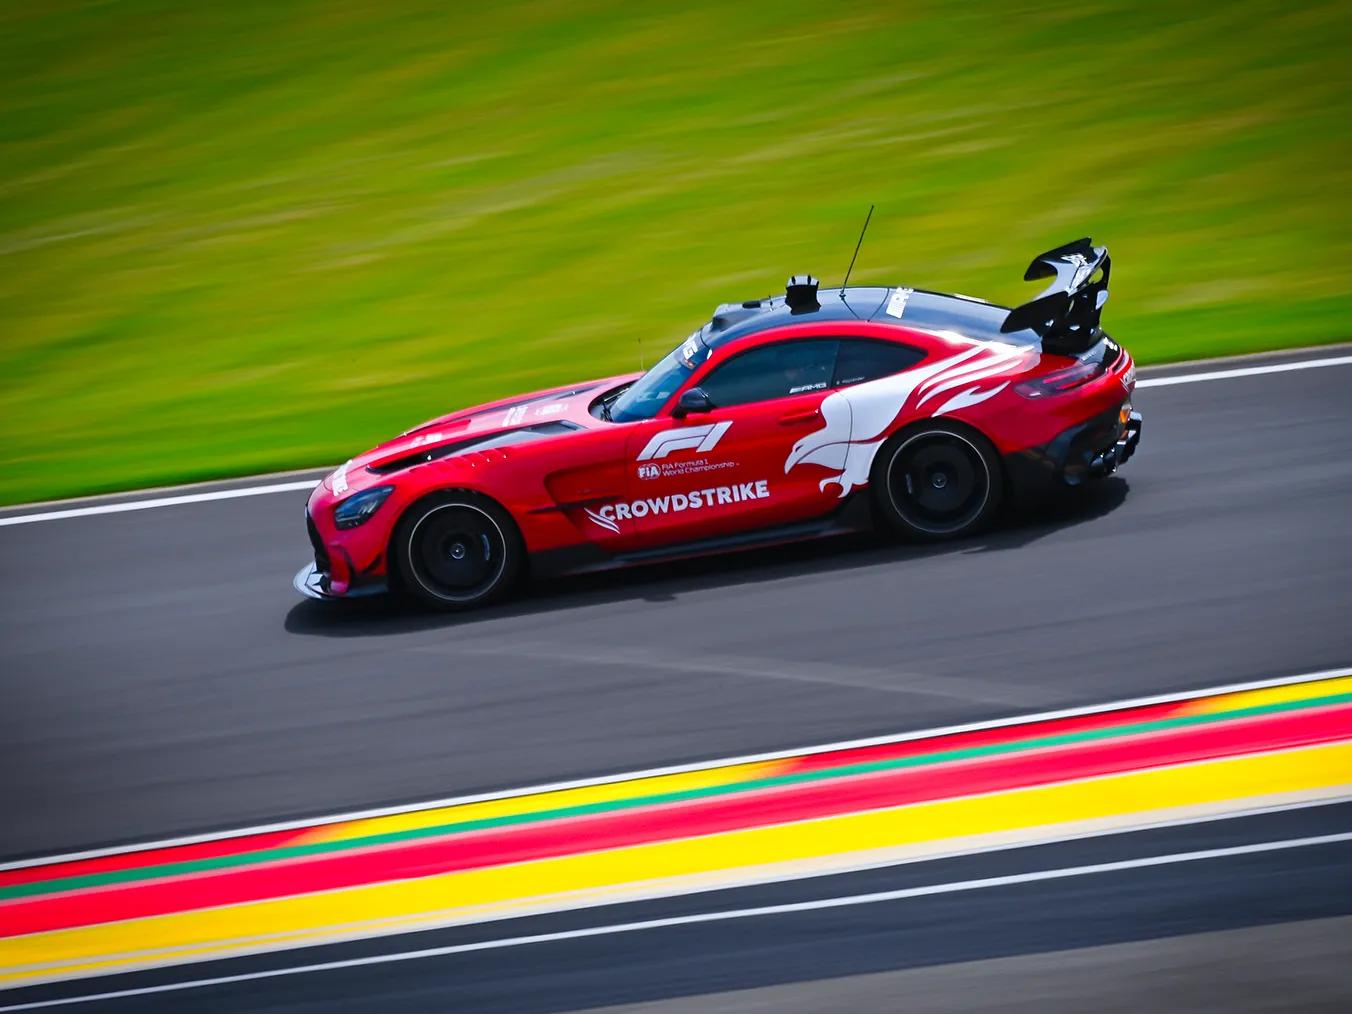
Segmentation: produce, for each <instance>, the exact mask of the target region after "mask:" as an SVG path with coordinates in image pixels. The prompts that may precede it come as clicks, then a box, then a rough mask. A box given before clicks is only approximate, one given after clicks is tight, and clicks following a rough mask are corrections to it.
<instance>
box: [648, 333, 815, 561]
mask: <svg viewBox="0 0 1352 1014" xmlns="http://www.w3.org/2000/svg"><path fill="white" fill-rule="evenodd" d="M836 348H837V341H836V339H834V338H799V339H786V340H783V341H772V342H769V343H766V344H760V345H756V346H754V347H752V348H749V349H746V350H745V351H741V352H733V353H732V354H731V355H729V356H727V357H726V358H718V357H715V359H713V360H711V362H710V363H709V364H708V365H707V366H706V368H705V369H704V370H702V371H701V372H700V373H698V374H696V375H695V376H694V377H693V378H691V383H690V384H688V385H687V389H688V388H689V387H690V386H698V387H700V388H701V389H703V390H704V391H705V393H706V394H707V395H708V397H709V400H710V402H711V403H712V406H713V407H712V409H711V410H710V411H707V412H701V413H698V414H691V415H687V416H685V417H684V418H681V419H677V418H674V417H673V416H672V415H671V414H670V408H669V409H668V411H667V412H666V413H664V414H663V415H661V416H659V417H658V418H657V419H654V420H651V421H650V422H649V423H648V424H645V425H643V426H641V427H639V428H637V429H636V431H635V433H634V434H633V435H632V437H631V438H630V439H631V442H630V452H631V455H632V461H633V463H634V467H633V473H632V478H631V480H630V489H631V493H630V502H629V503H628V504H627V505H626V506H627V513H628V515H629V518H628V519H626V520H632V523H633V524H634V526H635V527H636V529H637V530H638V531H639V533H640V535H641V537H642V542H643V543H644V545H667V544H673V543H682V542H693V541H699V540H703V539H710V538H717V537H719V536H727V535H735V534H739V533H742V532H746V531H749V530H753V529H759V528H767V527H772V526H775V525H781V524H788V523H791V522H794V521H802V520H805V519H808V518H813V517H817V516H820V515H822V514H825V513H827V512H828V511H830V510H831V509H832V508H833V507H834V506H835V503H834V497H833V494H831V493H830V492H828V491H823V490H822V489H821V487H820V485H819V481H820V478H821V474H822V470H821V469H818V468H811V467H809V468H803V469H794V470H789V469H788V468H787V467H786V463H787V461H788V459H789V455H790V453H791V452H792V450H793V448H794V446H795V444H796V443H797V442H798V441H799V440H800V439H801V438H802V437H803V435H804V434H806V433H809V432H812V431H813V430H815V429H819V428H821V427H822V426H823V425H824V421H823V418H822V415H821V403H822V399H823V398H825V397H826V396H827V395H828V394H829V393H830V388H831V384H832V380H833V376H834V369H835V358H836Z"/></svg>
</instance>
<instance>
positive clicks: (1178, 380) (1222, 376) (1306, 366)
mask: <svg viewBox="0 0 1352 1014" xmlns="http://www.w3.org/2000/svg"><path fill="white" fill-rule="evenodd" d="M1349 363H1352V356H1335V357H1333V358H1332V359H1305V360H1302V361H1301V362H1298V363H1270V364H1268V365H1267V366H1245V367H1242V368H1240V369H1235V370H1210V371H1208V372H1206V373H1185V374H1183V375H1182V376H1178V377H1143V378H1141V379H1140V380H1138V381H1136V386H1137V387H1169V386H1170V385H1172V384H1200V383H1201V382H1202V381H1204V380H1229V379H1230V378H1232V377H1257V376H1259V375H1261V374H1264V373H1290V372H1291V371H1292V370H1317V369H1319V368H1320V367H1323V366H1346V365H1348V364H1349Z"/></svg>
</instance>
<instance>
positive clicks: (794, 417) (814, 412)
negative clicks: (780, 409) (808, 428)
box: [779, 408, 822, 426]
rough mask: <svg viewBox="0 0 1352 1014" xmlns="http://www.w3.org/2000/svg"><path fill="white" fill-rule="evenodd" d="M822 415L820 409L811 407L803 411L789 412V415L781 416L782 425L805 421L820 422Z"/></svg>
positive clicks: (792, 424) (797, 424)
mask: <svg viewBox="0 0 1352 1014" xmlns="http://www.w3.org/2000/svg"><path fill="white" fill-rule="evenodd" d="M821 417H822V414H821V411H820V410H819V409H815V408H810V409H806V410H804V411H802V412H789V413H788V414H787V415H782V416H780V417H779V425H781V426H799V425H802V424H803V423H813V422H818V421H819V420H820V419H821Z"/></svg>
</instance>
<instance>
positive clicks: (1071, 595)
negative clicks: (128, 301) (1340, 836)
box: [0, 349, 1352, 856]
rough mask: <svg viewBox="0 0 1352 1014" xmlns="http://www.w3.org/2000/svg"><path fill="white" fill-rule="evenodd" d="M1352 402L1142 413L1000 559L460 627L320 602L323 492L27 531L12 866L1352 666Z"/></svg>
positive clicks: (17, 639) (659, 572)
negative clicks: (184, 836)
mask: <svg viewBox="0 0 1352 1014" xmlns="http://www.w3.org/2000/svg"><path fill="white" fill-rule="evenodd" d="M1345 352H1346V350H1345V349H1335V350H1329V351H1323V352H1319V353H1305V354H1304V356H1303V358H1305V359H1311V358H1320V357H1323V358H1329V357H1331V356H1337V355H1339V354H1342V353H1345ZM1294 358H1300V357H1299V356H1295V357H1287V359H1288V360H1290V359H1294ZM1273 361H1282V360H1281V359H1280V358H1278V359H1276V360H1273ZM1238 365H1249V364H1247V363H1241V364H1238ZM1190 369H1191V371H1192V372H1198V371H1199V370H1202V371H1205V370H1213V369H1216V367H1215V366H1202V367H1193V368H1190ZM1180 372H1184V373H1185V372H1188V370H1187V369H1185V370H1182V371H1180V370H1172V371H1160V372H1154V373H1150V372H1149V371H1147V373H1146V376H1150V377H1155V378H1159V377H1162V376H1168V375H1177V374H1178V373H1180ZM1350 386H1352V365H1346V364H1343V365H1335V366H1330V367H1328V368H1321V369H1308V370H1300V371H1292V372H1281V373H1269V374H1261V375H1257V376H1249V377H1240V378H1226V379H1218V380H1212V381H1203V382H1198V383H1187V384H1178V385H1173V386H1156V387H1151V388H1148V389H1142V390H1141V391H1139V392H1138V395H1137V398H1136V402H1137V405H1138V407H1139V408H1140V409H1141V410H1142V411H1143V412H1144V414H1145V435H1144V439H1143V442H1142V445H1141V451H1140V453H1139V454H1138V455H1137V456H1136V458H1135V459H1133V460H1132V461H1131V462H1130V464H1129V465H1128V466H1126V468H1124V469H1123V471H1122V472H1121V473H1120V474H1119V477H1116V478H1113V479H1111V480H1108V481H1107V482H1105V483H1102V484H1100V485H1099V486H1097V487H1096V488H1094V489H1093V490H1091V491H1090V492H1089V494H1088V495H1086V496H1083V497H1081V498H1080V499H1079V500H1078V501H1075V502H1072V503H1071V504H1069V505H1068V506H1067V507H1065V508H1063V509H1062V510H1061V511H1060V513H1059V515H1058V516H1057V517H1056V518H1054V519H1051V520H1048V521H1044V522H1029V521H1023V522H1020V523H1016V524H1015V525H1014V526H1013V527H1008V528H1005V529H1004V530H1001V531H998V532H996V533H994V534H992V535H990V536H988V537H985V538H982V539H980V540H978V541H972V542H965V543H960V544H956V545H952V546H947V547H943V548H939V549H914V548H898V547H893V546H886V545H881V544H879V543H877V542H874V541H871V540H867V539H855V540H844V541H836V542H829V543H817V544H811V545H804V546H797V547H792V548H788V549H779V550H774V551H765V552H757V553H752V554H744V555H741V556H732V557H726V558H721V559H715V560H704V561H696V562H691V563H685V564H681V565H679V566H676V567H668V568H654V569H647V570H642V571H635V572H629V573H625V574H619V575H608V576H601V577H596V578H587V579H584V580H572V581H565V582H559V583H555V584H552V585H549V586H546V587H542V588H537V589H535V590H533V592H532V594H531V595H530V596H529V597H528V598H526V599H525V600H523V601H521V602H518V603H516V604H513V605H508V606H505V607H502V608H498V609H494V610H491V611H487V612H483V613H479V614H475V615H470V616H467V617H464V618H445V617H440V616H428V615H408V614H401V613H398V612H394V611H391V610H390V609H389V608H387V607H386V606H384V605H383V604H380V603H364V604H363V603H353V604H346V603H340V604H337V605H336V606H335V605H332V604H324V603H314V602H308V601H300V600H298V599H297V597H296V595H295V593H294V592H293V591H292V589H291V585H290V578H291V575H292V573H293V572H294V571H295V570H296V568H297V567H298V566H299V565H300V564H301V563H303V562H304V561H305V559H306V558H307V554H308V545H307V543H306V539H305V532H304V525H303V521H302V509H303V504H304V500H305V494H304V492H288V493H281V494H271V495H261V496H253V497H248V498H240V499H225V500H219V501H214V502H206V503H194V504H186V505H181V506H173V507H164V508H157V509H151V510H142V511H136V512H130V513H114V514H106V515H96V516H90V517H75V518H61V519H54V520H45V521H41V522H37V523H31V524H18V525H9V526H5V527H0V617H2V619H0V623H3V630H2V631H0V672H2V673H3V675H2V676H0V694H3V699H4V700H5V702H6V706H5V708H4V709H3V710H0V765H2V766H3V769H4V770H5V771H6V772H7V773H9V775H10V776H9V777H6V778H5V779H3V780H0V807H3V812H4V813H5V815H6V818H7V819H6V820H5V821H4V822H3V824H2V825H0V854H3V855H5V856H19V855H31V854H37V853H51V852H58V851H66V850H73V849H78V848H85V847H90V846H95V845H101V844H106V843H114V842H122V841H128V840H138V839H144V838H150V837H164V836H169V835H174V834H180V833H190V832H194V831H198V830H206V829H216V828H222V827H229V826H232V825H241V824H250V823H256V822H262V821H269V820H276V819H282V818H289V817H299V816H306V815H313V814H323V813H329V812H334V811H338V810H351V809H355V808H360V807H365V806H373V805H381V804H387V803H395V802H400V801H414V800H421V799H428V798H438V797H444V796H449V795H454V794H457V793H462V792H469V791H476V790H487V789H494V788H505V787H513V786H521V785H529V784H533V783H540V782H549V781H557V780H561V779H565V778H573V777H581V776H587V775H593V774H600V773H607V772H614V771H622V770H628V769H635V768H644V767H649V766H653V765H660V764H667V763H674V762H682V761H689V760H698V759H705V758H712V757H718V756H725V755H732V754H746V753H751V752H755V751H760V750H766V749H774V748H780V747H792V746H801V745H806V744H811V743H815V742H825V741H831V740H840V739H847V738H851V737H857V736H867V735H872V734H882V733H893V732H899V731H904V730H907V729H913V728H920V727H927V726H935V725H939V724H942V723H948V722H955V721H965V720H975V719H983V718H991V717H999V716H1005V715H1011V714H1018V713H1022V712H1031V711H1039V710H1044V709H1050V708H1058V707H1065V706H1072V705H1077V704H1088V703H1094V702H1098V701H1104V700H1111V699H1115V698H1123V697H1129V696H1136V695H1141V694H1147V693H1153V692H1164V691H1170V690H1180V689H1189V688H1194V687H1203V686H1209V685H1216V684H1223V683H1231V682H1237V681H1241V680H1248V679H1260V678H1265V677H1269V676H1278V675H1283V674H1288V673H1296V672H1304V671H1311V670H1317V669H1324V668H1331V667H1335V666H1339V665H1345V664H1347V663H1348V662H1349V660H1352V623H1349V622H1348V618H1347V609H1346V607H1347V601H1348V599H1347V594H1346V586H1347V577H1348V574H1349V565H1350V564H1352V547H1350V546H1349V540H1348V533H1349V518H1350V517H1352V395H1350V394H1349V387H1350ZM319 424H322V423H320V422H317V425H319ZM256 482H257V480H255V484H256ZM238 485H245V484H244V483H241V484H238ZM222 488H229V484H223V487H222ZM142 498H143V497H142ZM128 499H134V498H128ZM99 502H100V503H102V502H106V501H99ZM112 502H117V501H116V499H114V500H113V501H112ZM26 513H33V509H32V508H14V509H10V510H7V511H4V512H0V521H3V519H4V518H5V517H15V516H19V515H23V514H26Z"/></svg>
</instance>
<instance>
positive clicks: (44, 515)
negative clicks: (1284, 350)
mask: <svg viewBox="0 0 1352 1014" xmlns="http://www.w3.org/2000/svg"><path fill="white" fill-rule="evenodd" d="M1349 363H1352V356H1335V357H1333V358H1329V359H1307V360H1302V361H1300V362H1297V363H1272V364H1269V365H1267V366H1245V367H1241V368H1239V369H1233V370H1211V371H1208V372H1206V373H1189V374H1185V375H1183V376H1179V377H1143V378H1141V379H1140V380H1138V381H1137V382H1136V386H1137V387H1138V388H1143V387H1167V386H1169V385H1171V384H1196V383H1200V382H1202V381H1204V380H1225V379H1228V378H1230V377H1254V376H1258V375H1259V374H1263V373H1288V372H1290V371H1292V370H1313V369H1318V368H1319V367H1321V366H1346V365H1347V364H1349ZM318 482H319V480H318V479H309V480H305V481H303V482H280V483H275V484H272V485H266V486H244V487H241V488H239V489H222V490H217V491H216V492H214V493H185V494H183V495H182V496H162V497H155V498H154V499H151V500H128V501H124V502H122V503H110V504H99V505H97V506H93V507H72V508H68V509H63V510H52V511H39V512H36V513H33V514H12V515H10V516H9V517H0V528H4V527H6V526H8V525H30V524H33V523H34V522H37V521H58V520H62V519H64V518H85V517H91V516H93V515H96V514H121V513H124V512H126V511H143V510H149V509H150V508H152V507H176V506H179V505H180V504H189V503H206V502H209V501H212V500H234V499H236V498H238V497H244V496H262V495H263V494H265V493H294V492H296V491H298V490H302V489H313V488H314V487H315V485H316V484H317V483H318Z"/></svg>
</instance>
